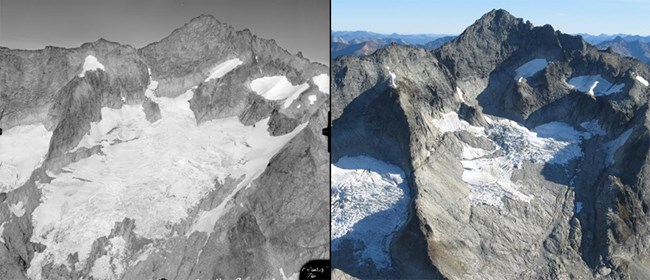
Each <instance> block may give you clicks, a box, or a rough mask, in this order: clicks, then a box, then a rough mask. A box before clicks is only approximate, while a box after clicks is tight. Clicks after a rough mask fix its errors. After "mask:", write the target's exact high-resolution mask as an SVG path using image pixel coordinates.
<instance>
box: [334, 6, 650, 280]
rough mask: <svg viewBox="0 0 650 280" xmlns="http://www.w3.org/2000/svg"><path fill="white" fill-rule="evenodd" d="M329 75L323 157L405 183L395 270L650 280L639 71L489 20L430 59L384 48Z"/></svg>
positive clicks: (418, 52)
mask: <svg viewBox="0 0 650 280" xmlns="http://www.w3.org/2000/svg"><path fill="white" fill-rule="evenodd" d="M524 65H526V66H525V67H524ZM531 65H532V66H531ZM534 65H537V66H534ZM332 68H333V71H332V73H333V74H332V75H333V86H332V89H333V92H332V96H333V97H332V112H333V118H334V120H333V127H332V131H333V144H332V161H333V162H336V161H337V160H338V159H339V158H341V157H344V156H355V155H368V156H371V157H373V158H377V159H379V160H382V161H386V162H388V163H391V164H394V165H397V166H399V167H400V168H401V169H402V170H404V171H405V172H406V176H407V181H408V184H409V187H410V189H411V194H412V196H411V197H412V203H411V206H410V209H409V211H410V213H409V219H408V221H407V222H406V224H405V226H404V227H403V228H402V229H400V232H399V233H398V234H396V235H395V236H394V237H393V240H392V243H391V247H390V248H391V250H390V254H391V256H392V264H391V267H392V269H393V271H394V272H393V273H396V274H397V275H400V276H402V277H405V278H409V277H410V278H446V279H515V278H524V279H530V278H542V279H558V278H586V279H589V278H594V277H606V278H612V279H630V278H634V277H640V278H647V277H650V275H647V272H646V270H645V269H643V267H644V266H645V265H646V264H647V259H648V255H649V254H650V252H649V251H648V246H647V242H646V238H645V236H647V235H648V230H650V228H649V227H648V226H647V225H648V221H649V218H650V217H649V216H648V215H647V213H646V212H647V211H645V206H644V205H646V204H647V203H648V196H647V194H646V192H647V186H646V185H647V182H648V179H647V178H646V177H647V176H646V175H645V172H644V170H645V169H646V166H647V164H646V161H647V159H648V152H649V151H650V145H649V144H648V143H649V142H648V137H647V136H648V129H647V128H648V125H647V122H648V120H647V115H648V114H647V111H648V94H650V87H648V86H646V85H645V84H644V83H643V82H642V81H643V79H639V77H641V78H647V77H649V76H650V69H649V68H648V66H647V65H646V64H643V63H641V62H639V61H636V60H633V59H629V58H624V57H621V56H619V55H617V54H613V53H611V52H605V51H599V50H598V49H596V48H595V47H592V46H590V45H588V44H586V43H584V42H583V41H582V40H581V38H580V37H574V36H570V35H566V34H562V33H560V32H558V31H555V30H553V28H552V27H551V26H550V25H545V26H542V27H534V26H532V24H530V23H529V22H524V20H522V19H518V18H515V17H514V16H512V15H510V14H509V13H508V12H506V11H504V10H494V11H491V12H489V13H488V14H486V15H484V16H483V17H482V18H481V19H479V20H477V21H476V22H475V23H474V24H473V25H471V26H470V27H468V28H467V29H466V30H465V31H464V32H463V33H462V34H461V35H460V36H458V37H457V38H455V39H454V40H452V41H450V42H449V43H446V44H445V45H443V46H442V47H440V48H438V49H436V50H433V51H427V50H425V49H420V48H414V47H407V46H397V45H391V46H388V47H386V48H384V49H381V50H378V51H377V52H375V53H374V54H372V55H369V56H363V57H341V58H339V59H337V60H335V61H334V63H333V66H332ZM391 73H392V75H394V76H395V78H391ZM520 73H523V74H520ZM517 75H521V76H520V77H521V78H518V77H517ZM597 80H598V81H599V83H600V84H606V83H607V84H606V86H601V87H600V88H598V87H596V86H594V84H596V83H595V81H597ZM577 81H586V82H585V84H587V85H586V88H585V86H582V85H578V82H577ZM393 82H394V85H392V84H391V83H393ZM596 85H598V84H596ZM592 86H593V88H591V87H592ZM571 135H574V136H571ZM536 141H541V142H536ZM558 141H559V142H558ZM534 143H548V145H547V144H543V147H545V148H539V149H538V148H537V146H535V145H537V144H534ZM556 144H558V145H559V146H557V147H558V149H554V148H553V149H550V148H549V147H551V146H553V145H556ZM549 145H550V146H549ZM540 147H541V146H540ZM560 147H561V148H560ZM549 149H550V150H549ZM490 166H494V168H495V169H493V170H491V169H490V168H492V167H490ZM344 249H345V248H344ZM348 249H349V248H348ZM332 258H333V259H336V258H337V252H336V251H335V252H333V257H332ZM333 263H334V264H335V265H334V267H335V268H338V269H340V270H342V271H343V272H345V273H347V274H350V275H352V276H354V277H359V278H364V277H370V276H369V275H373V273H376V271H373V270H372V269H366V270H365V271H364V270H360V271H359V270H354V269H348V270H346V269H345V268H344V267H342V266H339V267H337V266H336V261H334V262H333Z"/></svg>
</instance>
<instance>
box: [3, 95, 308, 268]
mask: <svg viewBox="0 0 650 280" xmlns="http://www.w3.org/2000/svg"><path fill="white" fill-rule="evenodd" d="M152 83H153V82H152ZM152 87H153V86H150V88H152ZM193 94H194V93H193V91H192V90H188V91H187V92H185V93H184V94H182V95H180V96H178V97H175V98H169V97H156V96H155V95H153V91H150V89H147V95H148V97H149V98H151V99H152V100H153V102H156V103H157V104H158V106H159V107H160V113H161V119H160V120H158V121H157V122H155V123H149V122H148V121H146V118H145V115H144V113H143V112H142V109H141V107H138V106H136V107H129V106H123V109H120V110H119V112H115V111H113V110H111V109H102V121H100V122H99V123H94V124H92V125H91V127H94V128H93V129H92V130H91V132H90V134H88V135H87V136H85V137H84V138H87V139H85V140H84V141H85V142H84V143H85V144H84V145H89V146H92V145H97V144H100V145H102V153H98V154H94V155H92V156H90V157H88V158H84V159H81V160H79V161H77V162H74V163H72V164H70V165H68V166H66V167H65V168H64V172H61V173H59V174H53V172H48V174H49V175H50V176H52V177H53V179H52V181H51V182H50V183H40V184H38V185H37V186H38V188H39V189H40V190H41V191H42V202H41V204H40V205H39V206H38V207H37V208H36V209H35V210H34V212H33V213H32V219H33V223H34V234H33V235H32V239H31V240H32V241H33V242H40V243H42V244H44V245H45V246H46V249H45V251H43V252H41V253H36V254H35V256H34V259H33V261H32V266H31V267H30V270H29V271H28V274H29V276H30V278H32V279H40V268H41V267H43V265H45V264H47V263H53V264H55V265H58V264H64V265H66V264H67V263H68V262H67V256H68V254H73V253H75V252H78V253H79V260H80V264H79V265H80V266H79V267H83V266H84V265H85V262H86V260H87V258H88V254H89V252H90V250H91V246H92V243H93V241H94V240H95V239H97V238H99V237H101V236H105V235H107V234H109V233H110V232H111V229H112V228H113V226H114V223H115V222H118V221H122V220H123V219H124V218H125V217H129V218H133V219H135V221H136V227H135V233H136V234H138V235H140V236H142V237H145V238H150V239H155V238H164V237H165V236H167V234H169V232H170V227H169V226H170V225H173V224H175V223H178V222H180V221H181V220H182V219H184V218H186V217H187V215H188V211H189V209H192V208H193V207H195V206H196V205H197V204H198V202H199V201H200V199H202V198H203V197H205V195H206V194H207V193H209V192H210V191H212V190H213V189H214V186H215V184H214V181H215V180H218V181H219V182H221V183H223V182H224V180H225V178H226V177H232V178H240V177H244V178H245V179H244V181H243V182H242V186H238V188H241V187H243V186H245V185H247V184H248V183H249V182H250V181H251V180H253V179H254V178H255V177H257V176H259V174H261V173H262V172H263V171H264V169H265V167H266V165H267V164H268V162H269V160H270V158H271V157H273V156H274V155H275V154H276V153H277V152H278V151H279V150H280V149H281V148H282V147H283V146H284V145H285V144H286V143H287V142H288V141H290V140H291V138H293V137H294V136H295V135H296V134H297V133H298V132H299V131H300V130H301V129H303V128H304V127H305V126H306V124H302V125H300V126H299V127H298V128H296V130H295V131H294V132H292V133H290V134H287V135H283V136H279V137H273V136H271V135H269V133H268V132H267V129H268V118H267V119H264V120H261V121H260V122H258V123H256V125H255V126H245V125H243V124H242V123H241V122H239V120H238V119H237V117H232V118H224V119H219V120H211V121H208V122H205V123H202V124H201V125H197V122H196V119H195V117H194V113H193V112H192V110H191V109H190V106H189V102H188V101H189V100H190V99H191V98H192V96H193ZM0 138H4V135H3V137H0ZM117 140H120V141H117ZM161 151H163V152H161ZM233 196H234V193H233V194H229V195H228V196H227V197H225V198H223V202H221V204H223V205H229V204H227V203H228V200H230V198H232V197H233ZM220 209H224V207H221V208H220ZM204 215H205V214H204ZM32 268H33V269H32ZM100 270H101V269H100Z"/></svg>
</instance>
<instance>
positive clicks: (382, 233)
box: [330, 156, 409, 269]
mask: <svg viewBox="0 0 650 280" xmlns="http://www.w3.org/2000/svg"><path fill="white" fill-rule="evenodd" d="M330 195H331V201H332V248H333V250H337V249H338V248H339V246H340V244H341V242H342V241H343V240H346V239H347V240H352V241H357V242H362V243H363V244H364V245H365V247H364V249H363V250H360V251H358V252H356V253H355V256H357V257H358V262H359V264H363V263H365V262H367V261H368V260H371V261H372V262H373V263H374V265H375V267H376V268H378V269H381V268H389V267H390V266H391V261H390V254H389V252H390V243H391V241H392V238H393V235H394V234H395V232H396V231H398V230H399V229H400V228H401V227H402V226H403V225H404V223H405V222H406V219H407V215H408V214H407V206H408V202H409V189H408V186H407V184H406V182H405V175H404V171H402V170H401V169H400V168H399V167H397V166H394V165H391V164H388V163H386V162H383V161H380V160H377V159H374V158H372V157H368V156H356V157H343V158H341V159H339V161H338V162H336V163H334V164H332V187H331V193H330Z"/></svg>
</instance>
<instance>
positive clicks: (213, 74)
mask: <svg viewBox="0 0 650 280" xmlns="http://www.w3.org/2000/svg"><path fill="white" fill-rule="evenodd" d="M243 63H244V62H243V61H241V60H239V58H233V59H230V60H226V61H225V62H222V63H221V64H219V65H217V66H215V67H213V68H212V70H210V75H209V76H208V78H207V79H205V81H204V82H207V81H210V80H213V79H219V78H221V77H223V76H225V75H226V74H228V72H230V71H232V70H233V69H235V68H237V66H239V65H242V64H243Z"/></svg>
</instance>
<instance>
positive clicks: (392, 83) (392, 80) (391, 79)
mask: <svg viewBox="0 0 650 280" xmlns="http://www.w3.org/2000/svg"><path fill="white" fill-rule="evenodd" d="M388 75H389V76H390V77H389V83H388V86H389V87H392V88H397V84H396V83H395V79H396V78H397V75H395V73H393V71H388Z"/></svg>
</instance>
